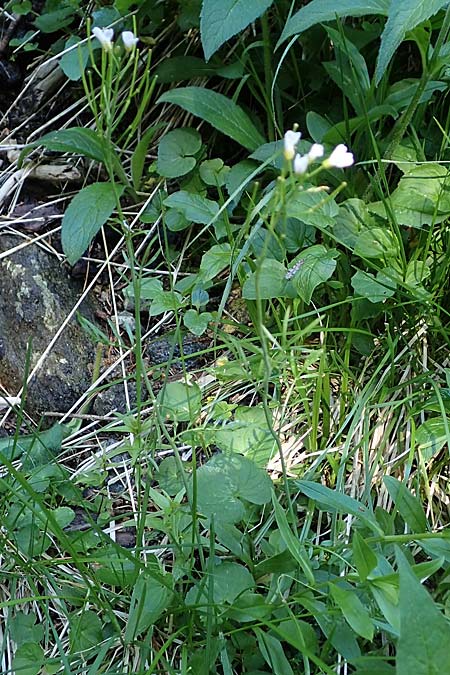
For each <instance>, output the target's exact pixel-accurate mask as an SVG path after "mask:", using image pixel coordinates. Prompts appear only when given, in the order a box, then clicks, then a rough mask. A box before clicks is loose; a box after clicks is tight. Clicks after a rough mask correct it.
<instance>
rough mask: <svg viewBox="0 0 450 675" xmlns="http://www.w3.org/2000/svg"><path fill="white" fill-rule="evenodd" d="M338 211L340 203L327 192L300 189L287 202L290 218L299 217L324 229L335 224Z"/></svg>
mask: <svg viewBox="0 0 450 675" xmlns="http://www.w3.org/2000/svg"><path fill="white" fill-rule="evenodd" d="M338 213H339V207H338V205H337V204H336V202H335V201H334V199H333V198H332V197H330V196H329V195H327V194H326V193H325V192H312V191H310V190H303V189H298V190H297V191H296V192H295V193H294V194H293V195H291V196H290V197H289V199H288V201H287V204H286V216H287V217H288V218H289V217H291V218H298V220H301V221H302V222H303V223H306V224H307V225H313V226H314V227H318V228H320V229H322V230H325V229H327V228H328V227H332V226H333V224H334V218H335V217H336V216H337V215H338Z"/></svg>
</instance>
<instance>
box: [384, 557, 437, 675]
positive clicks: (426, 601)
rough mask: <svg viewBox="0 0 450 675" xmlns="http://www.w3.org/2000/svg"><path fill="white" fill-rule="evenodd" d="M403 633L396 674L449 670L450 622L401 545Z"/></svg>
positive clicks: (428, 674) (434, 674)
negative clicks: (416, 572) (414, 569)
mask: <svg viewBox="0 0 450 675" xmlns="http://www.w3.org/2000/svg"><path fill="white" fill-rule="evenodd" d="M396 557H397V564H398V570H399V576H400V597H399V611H400V637H399V640H398V643H397V659H396V675H411V673H414V675H443V673H450V650H449V649H448V645H449V643H450V626H449V624H448V621H447V619H446V618H445V617H444V615H443V614H442V613H441V612H440V611H439V609H438V608H437V606H436V604H435V602H434V600H433V599H432V597H431V596H430V595H429V593H428V592H427V591H426V590H425V588H424V587H423V586H422V585H421V583H420V582H419V581H418V580H417V578H416V576H415V575H414V573H413V572H412V570H411V567H410V565H409V563H408V561H407V560H406V558H405V556H404V554H403V553H402V552H401V550H400V549H397V551H396Z"/></svg>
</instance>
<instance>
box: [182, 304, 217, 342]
mask: <svg viewBox="0 0 450 675" xmlns="http://www.w3.org/2000/svg"><path fill="white" fill-rule="evenodd" d="M210 321H212V314H211V312H198V311H197V310H196V309H188V311H187V312H186V313H185V315H184V316H183V323H184V325H185V326H186V328H187V329H188V330H189V331H190V332H191V333H192V334H193V335H198V336H200V335H203V333H204V332H205V330H206V329H207V328H208V326H209V323H210Z"/></svg>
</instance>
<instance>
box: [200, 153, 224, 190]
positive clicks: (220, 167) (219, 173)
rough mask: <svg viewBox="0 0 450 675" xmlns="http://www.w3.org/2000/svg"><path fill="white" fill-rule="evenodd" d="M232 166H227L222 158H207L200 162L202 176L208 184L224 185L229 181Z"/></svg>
mask: <svg viewBox="0 0 450 675" xmlns="http://www.w3.org/2000/svg"><path fill="white" fill-rule="evenodd" d="M229 172H230V167H229V166H225V164H224V162H223V160H222V159H219V158H216V159H206V160H205V161H204V162H202V163H201V164H200V168H199V174H200V178H201V179H202V181H203V182H204V183H205V184H206V185H211V186H212V187H222V186H223V185H225V183H226V181H227V176H228V174H229Z"/></svg>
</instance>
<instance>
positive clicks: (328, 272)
mask: <svg viewBox="0 0 450 675" xmlns="http://www.w3.org/2000/svg"><path fill="white" fill-rule="evenodd" d="M338 255H339V253H338V252H337V251H336V249H328V250H327V249H326V248H325V246H322V244H318V245H317V246H310V247H309V248H305V249H304V250H303V251H302V252H301V253H300V255H298V256H297V257H296V258H295V259H294V260H293V261H292V263H291V269H294V268H296V266H297V265H300V267H299V269H298V271H297V272H296V273H295V274H294V276H293V278H292V285H293V286H294V288H295V290H296V291H297V293H298V294H299V296H300V297H301V299H302V300H303V302H306V304H309V303H310V302H311V298H312V294H313V293H314V291H315V289H316V288H317V286H319V285H320V284H322V283H323V282H324V281H327V280H328V279H329V278H330V277H331V276H332V274H333V272H334V270H335V269H336V260H334V258H337V256H338Z"/></svg>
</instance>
